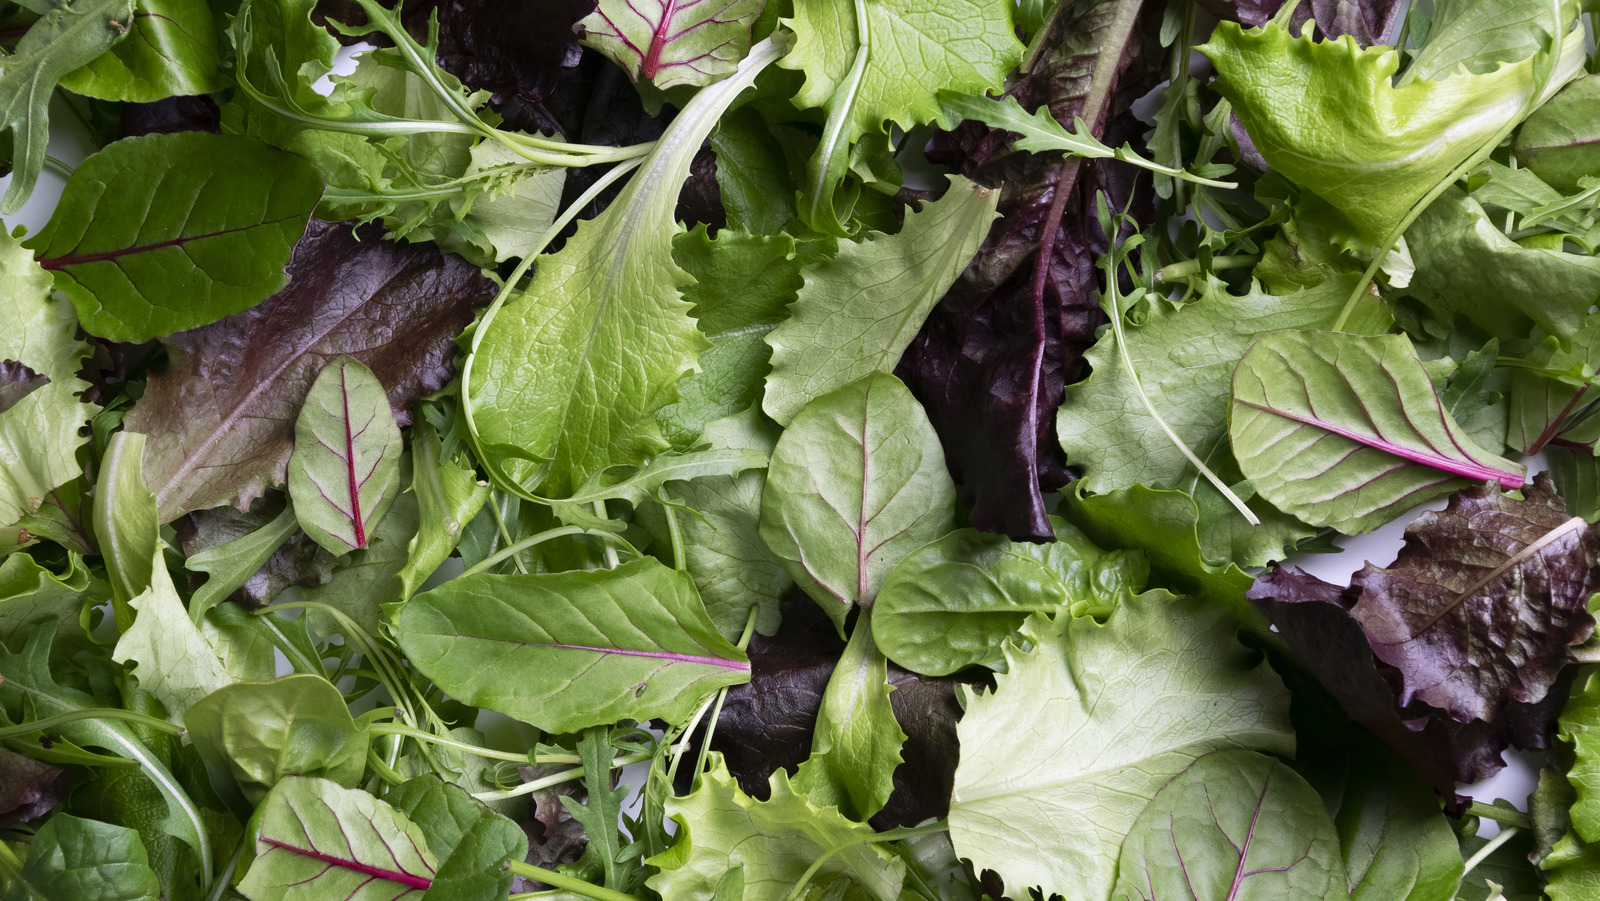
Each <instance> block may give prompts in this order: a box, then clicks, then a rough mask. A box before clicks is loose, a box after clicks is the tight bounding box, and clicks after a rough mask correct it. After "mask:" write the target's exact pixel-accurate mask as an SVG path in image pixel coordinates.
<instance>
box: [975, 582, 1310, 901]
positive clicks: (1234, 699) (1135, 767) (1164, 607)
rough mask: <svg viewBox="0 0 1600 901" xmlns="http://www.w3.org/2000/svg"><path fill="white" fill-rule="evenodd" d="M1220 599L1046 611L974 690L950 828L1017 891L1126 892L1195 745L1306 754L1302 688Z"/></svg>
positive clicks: (1148, 599) (1150, 600)
mask: <svg viewBox="0 0 1600 901" xmlns="http://www.w3.org/2000/svg"><path fill="white" fill-rule="evenodd" d="M1236 629H1237V626H1236V625H1235V624H1234V623H1233V620H1232V618H1231V617H1230V616H1229V615H1228V614H1227V613H1226V612H1225V611H1224V610H1222V608H1220V607H1219V606H1217V605H1213V604H1207V603H1204V602H1201V601H1198V600H1196V599H1192V598H1176V599H1175V598H1172V597H1171V596H1170V595H1167V594H1165V593H1164V592H1150V593H1147V594H1145V595H1142V596H1141V597H1139V598H1137V599H1135V600H1133V601H1130V602H1128V603H1126V604H1123V605H1122V606H1121V607H1119V608H1118V609H1117V611H1116V612H1115V613H1113V614H1112V615H1111V618H1110V619H1109V620H1108V621H1107V622H1106V623H1105V624H1104V625H1101V624H1099V623H1097V622H1095V621H1094V619H1092V618H1090V617H1075V616H1071V615H1068V614H1060V615H1057V616H1056V617H1055V619H1053V620H1052V619H1048V618H1045V617H1034V618H1032V619H1030V620H1029V621H1028V622H1027V623H1026V624H1025V625H1024V626H1023V628H1022V635H1023V637H1024V638H1025V639H1026V640H1027V641H1029V642H1031V643H1032V644H1033V646H1034V647H1033V650H1031V651H1029V652H1026V653H1024V652H1022V651H1020V650H1018V648H1017V646H1016V645H1015V644H1010V645H1008V646H1007V649H1006V663H1007V671H1006V672H1005V673H1003V674H1001V675H999V676H997V677H996V678H995V689H994V691H992V692H990V693H988V694H969V695H968V696H967V698H966V707H967V712H966V715H965V716H964V717H963V718H962V720H961V724H960V726H959V734H960V736H961V765H960V766H959V767H958V768H957V770H956V784H955V793H954V795H953V798H952V800H951V803H950V838H951V840H952V841H953V842H954V843H955V847H956V853H957V854H959V855H960V856H962V857H965V858H969V859H970V860H971V861H972V864H973V866H974V867H975V868H979V869H984V868H987V869H992V870H994V871H995V872H997V873H999V874H1000V877H1001V878H1002V879H1004V880H1005V884H1006V888H1007V892H1008V893H1017V894H1021V893H1022V892H1024V891H1026V890H1027V889H1028V888H1029V887H1034V886H1037V887H1040V888H1041V889H1042V890H1043V891H1044V892H1045V893H1046V894H1047V895H1048V894H1049V893H1051V892H1059V893H1062V894H1069V893H1070V894H1071V895H1074V896H1079V897H1091V898H1102V897H1108V896H1109V895H1110V893H1111V889H1112V886H1113V883H1114V881H1115V879H1116V867H1117V858H1118V855H1119V852H1120V849H1121V847H1122V842H1123V839H1124V837H1125V836H1126V835H1127V834H1128V832H1129V830H1130V829H1132V828H1133V826H1134V822H1135V820H1136V819H1137V818H1138V816H1139V814H1140V812H1141V811H1142V810H1143V809H1144V807H1145V805H1146V804H1147V803H1149V801H1150V799H1151V798H1153V797H1155V794H1156V792H1157V791H1159V790H1160V789H1161V786H1162V785H1164V784H1165V783H1166V782H1167V781H1168V780H1169V779H1171V778H1172V777H1173V776H1175V775H1177V774H1178V773H1180V772H1182V771H1183V770H1184V769H1185V768H1186V767H1188V766H1189V764H1191V763H1192V762H1193V761H1194V760H1195V758H1197V757H1199V756H1200V755H1202V754H1205V753H1207V752H1210V751H1216V750H1222V749H1225V748H1255V749H1259V750H1263V751H1273V752H1277V753H1292V750H1293V747H1294V736H1293V731H1292V729H1291V728H1290V726H1289V712H1288V709H1289V695H1288V692H1287V691H1285V690H1284V688H1283V683H1282V682H1281V681H1280V680H1279V679H1278V676H1277V675H1276V674H1275V673H1273V672H1272V671H1271V670H1269V669H1267V668H1266V667H1265V666H1264V665H1262V664H1260V663H1259V662H1258V661H1257V660H1256V659H1255V658H1254V657H1253V655H1252V654H1250V653H1249V652H1247V651H1246V650H1245V649H1244V648H1243V647H1242V646H1240V645H1239V643H1238V642H1237V640H1236V639H1235V638H1234V633H1235V631H1236Z"/></svg>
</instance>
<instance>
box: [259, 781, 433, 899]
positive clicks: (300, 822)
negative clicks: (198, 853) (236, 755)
mask: <svg viewBox="0 0 1600 901" xmlns="http://www.w3.org/2000/svg"><path fill="white" fill-rule="evenodd" d="M256 818H257V819H256V823H257V826H256V833H255V836H254V838H255V854H256V856H255V860H254V861H252V862H251V863H250V869H249V871H248V872H246V873H245V875H244V881H242V882H240V883H239V891H241V892H243V893H244V894H245V895H246V896H247V897H249V898H250V899H251V901H325V899H328V898H343V899H345V901H380V899H381V901H401V899H406V901H420V899H421V897H422V893H423V892H425V891H427V890H428V888H429V887H431V886H432V885H433V876H434V872H435V870H437V869H438V858H437V857H435V856H434V855H433V853H432V852H431V851H430V850H429V848H428V840H427V839H426V838H425V837H424V835H423V832H422V830H421V829H419V828H418V827H417V825H416V824H415V823H413V822H411V821H410V820H409V819H407V818H406V816H405V815H404V814H402V813H400V812H399V811H398V810H395V809H394V808H393V807H391V806H390V805H388V804H386V803H384V802H383V801H380V800H378V799H377V798H375V797H373V796H372V795H370V794H368V793H367V792H365V791H362V790H361V789H359V788H343V787H341V786H340V785H339V784H338V783H335V782H330V781H328V780H326V779H314V778H308V777H303V776H290V777H287V778H285V779H283V780H282V781H280V782H279V783H278V785H277V787H275V788H274V789H273V790H272V791H271V793H269V794H268V795H267V798H266V800H265V801H263V802H262V804H261V807H260V809H259V810H258V811H257V813H256Z"/></svg>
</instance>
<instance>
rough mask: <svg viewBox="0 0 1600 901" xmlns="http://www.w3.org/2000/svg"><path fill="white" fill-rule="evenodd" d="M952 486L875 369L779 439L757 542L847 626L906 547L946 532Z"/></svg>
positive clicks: (903, 401) (893, 384)
mask: <svg viewBox="0 0 1600 901" xmlns="http://www.w3.org/2000/svg"><path fill="white" fill-rule="evenodd" d="M954 506H955V486H953V485H952V484H951V483H950V475H949V473H948V472H946V471H945V467H944V453H943V452H942V451H941V450H940V448H939V438H938V436H937V435H935V434H934V432H933V427H932V426H931V425H929V424H928V418H927V415H926V414H924V413H923V412H922V407H921V406H920V405H918V404H917V401H916V399H915V398H913V397H912V396H911V392H910V391H908V390H906V387H905V386H904V385H902V384H901V383H900V380H899V379H897V378H895V377H894V376H892V375H887V374H885V373H881V372H879V373H873V374H871V375H869V376H867V377H866V378H863V379H860V380H858V381H856V382H853V383H851V384H849V385H846V386H844V387H843V388H840V389H838V390H836V391H834V392H833V393H831V394H826V395H823V396H822V397H819V398H817V399H816V400H814V401H812V402H811V403H810V404H808V405H807V406H806V408H805V409H804V410H802V411H800V414H799V415H798V416H796V417H795V418H794V422H792V423H791V424H790V425H789V428H788V429H786V430H785V431H784V433H783V437H782V438H779V439H778V446H777V447H776V448H775V449H774V450H773V452H772V463H771V464H770V466H769V468H768V470H767V484H766V487H765V488H764V489H763V491H762V494H761V540H762V541H764V542H765V543H766V545H767V547H768V548H769V549H770V550H771V551H772V553H773V554H775V555H776V556H777V558H778V559H779V560H780V561H781V562H782V563H783V566H784V568H785V569H787V570H788V571H789V575H790V576H792V577H793V578H794V580H795V581H796V582H797V583H799V585H800V587H801V588H802V589H803V590H805V592H806V593H807V594H809V595H811V597H812V598H813V599H815V600H816V601H817V603H819V604H821V605H822V607H823V609H825V610H827V611H828V616H829V617H831V618H832V619H833V621H834V623H835V624H836V625H837V626H838V627H839V628H840V631H841V633H842V632H843V627H844V618H845V615H846V614H848V613H849V612H850V608H851V607H852V606H854V605H856V604H861V605H863V606H870V605H871V603H872V600H873V598H875V597H877V595H878V590H879V588H880V587H881V586H882V585H883V580H884V579H885V578H887V577H888V575H889V570H891V569H892V568H894V565H895V564H896V563H898V562H899V561H900V560H901V559H902V558H903V557H905V555H906V554H909V553H910V552H911V551H912V550H914V549H916V548H917V547H918V546H920V545H922V544H924V543H926V542H928V541H932V540H933V539H935V538H938V537H939V536H940V535H943V534H944V533H946V532H948V531H950V527H951V525H952V522H953V518H954V517H953V507H954Z"/></svg>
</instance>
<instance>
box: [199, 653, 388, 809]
mask: <svg viewBox="0 0 1600 901" xmlns="http://www.w3.org/2000/svg"><path fill="white" fill-rule="evenodd" d="M183 723H184V726H185V727H186V728H188V730H189V737H190V738H191V739H192V740H193V741H194V744H195V749H196V750H197V751H199V753H200V759H201V760H203V761H205V765H206V771H207V773H208V774H209V775H210V777H211V784H212V785H213V786H214V787H216V789H217V792H218V794H219V795H221V796H222V797H224V798H228V797H233V796H238V794H239V792H240V791H241V790H242V791H243V795H242V797H243V798H244V800H245V801H247V802H248V803H247V805H246V808H245V809H249V808H250V807H252V806H254V805H256V804H259V803H260V802H261V799H262V798H263V797H264V796H265V795H266V794H267V792H268V791H270V790H271V789H272V787H273V786H275V785H277V784H278V782H279V781H281V780H282V779H283V778H284V777H285V776H318V777H321V778H325V779H330V780H332V781H334V782H337V783H338V784H340V785H343V786H345V787H346V788H354V787H355V786H356V784H357V783H358V782H360V781H361V776H362V774H363V773H365V772H366V769H367V744H368V741H369V739H368V737H367V730H366V728H365V727H364V726H358V725H357V724H356V721H355V720H354V719H352V718H351V717H350V708H349V706H348V704H347V702H346V701H345V699H344V696H343V695H341V694H340V693H339V689H337V688H335V687H334V686H333V684H332V683H330V682H329V681H328V680H326V679H323V678H321V677H319V676H312V675H303V674H302V675H293V676H284V677H283V678H281V679H274V680H272V681H271V682H235V683H234V684H232V685H227V686H224V687H222V688H219V689H217V690H216V691H214V692H212V693H211V694H209V695H206V696H205V697H204V698H201V699H200V700H199V701H198V702H196V703H195V705H194V706H193V707H190V708H189V710H188V711H187V712H186V713H184V715H183ZM235 786H237V787H235Z"/></svg>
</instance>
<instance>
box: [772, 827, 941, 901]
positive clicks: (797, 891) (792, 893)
mask: <svg viewBox="0 0 1600 901" xmlns="http://www.w3.org/2000/svg"><path fill="white" fill-rule="evenodd" d="M949 831H950V823H949V822H947V821H945V820H940V821H939V822H937V823H929V824H928V825H926V826H914V827H909V828H907V827H902V828H899V829H890V830H888V831H887V832H879V833H876V834H874V835H869V836H866V837H865V838H860V839H857V840H855V841H853V842H845V843H844V844H842V845H835V846H833V847H832V848H829V849H828V850H826V851H824V852H822V855H821V856H819V857H818V858H817V859H816V860H813V861H812V862H811V866H809V867H807V868H806V871H805V872H804V873H801V874H800V880H799V881H798V882H796V883H795V884H794V888H792V889H790V890H789V894H788V896H787V897H785V898H784V901H799V898H800V895H801V894H803V893H804V892H805V890H806V886H807V885H809V884H810V883H811V877H813V876H815V875H817V871H818V870H820V869H822V865H823V864H825V863H827V862H828V861H830V860H832V859H833V857H834V855H836V854H838V853H839V852H840V851H844V850H845V849H847V848H854V847H857V846H859V845H875V844H878V843H880V842H893V841H899V840H900V839H903V838H912V837H914V836H918V835H934V834H936V833H940V832H949Z"/></svg>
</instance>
